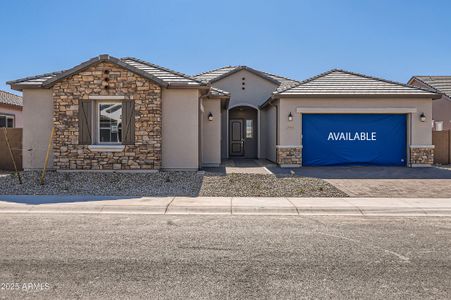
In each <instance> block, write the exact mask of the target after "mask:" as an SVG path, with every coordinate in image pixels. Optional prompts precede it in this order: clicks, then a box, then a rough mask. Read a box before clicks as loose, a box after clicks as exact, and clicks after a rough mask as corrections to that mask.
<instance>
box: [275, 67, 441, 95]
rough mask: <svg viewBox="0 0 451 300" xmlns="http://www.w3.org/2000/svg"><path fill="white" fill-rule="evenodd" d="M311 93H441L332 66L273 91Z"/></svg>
mask: <svg viewBox="0 0 451 300" xmlns="http://www.w3.org/2000/svg"><path fill="white" fill-rule="evenodd" d="M310 96H313V97H314V96H339V97H342V96H348V97H353V96H374V97H378V96H393V97H397V96H399V97H404V96H409V97H431V98H434V99H437V98H439V97H440V95H438V94H437V93H435V91H433V90H428V89H423V88H418V87H413V86H409V85H407V84H403V83H399V82H395V81H390V80H386V79H381V78H376V77H371V76H367V75H363V74H359V73H354V72H349V71H344V70H340V69H333V70H330V71H328V72H325V73H322V74H319V75H317V76H314V77H312V78H309V79H307V80H304V81H302V82H301V83H299V84H298V85H295V86H293V87H290V88H286V89H279V90H278V91H277V92H275V93H274V96H273V97H275V98H280V97H310Z"/></svg>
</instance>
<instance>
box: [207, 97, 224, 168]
mask: <svg viewBox="0 0 451 300" xmlns="http://www.w3.org/2000/svg"><path fill="white" fill-rule="evenodd" d="M202 106H203V112H202V165H203V166H218V165H220V164H221V100H220V99H203V101H202ZM209 113H211V114H212V115H213V121H209V120H208V115H209Z"/></svg>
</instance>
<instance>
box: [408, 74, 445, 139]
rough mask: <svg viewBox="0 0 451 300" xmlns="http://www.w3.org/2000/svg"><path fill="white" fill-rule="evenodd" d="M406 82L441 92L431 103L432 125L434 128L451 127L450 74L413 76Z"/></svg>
mask: <svg viewBox="0 0 451 300" xmlns="http://www.w3.org/2000/svg"><path fill="white" fill-rule="evenodd" d="M408 84H410V85H413V86H417V87H421V88H429V89H432V90H433V91H436V92H438V93H441V94H442V97H441V98H440V99H438V100H436V101H434V102H433V104H432V119H433V124H432V126H433V128H434V130H449V129H451V76H413V77H412V78H411V79H410V80H409V82H408Z"/></svg>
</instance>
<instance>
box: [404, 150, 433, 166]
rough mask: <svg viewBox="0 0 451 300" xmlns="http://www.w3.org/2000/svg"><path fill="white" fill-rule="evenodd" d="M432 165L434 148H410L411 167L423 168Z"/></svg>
mask: <svg viewBox="0 0 451 300" xmlns="http://www.w3.org/2000/svg"><path fill="white" fill-rule="evenodd" d="M433 163H434V146H433V145H424V146H410V162H409V165H410V166H411V167H420V166H425V167H429V166H431V165H432V164H433Z"/></svg>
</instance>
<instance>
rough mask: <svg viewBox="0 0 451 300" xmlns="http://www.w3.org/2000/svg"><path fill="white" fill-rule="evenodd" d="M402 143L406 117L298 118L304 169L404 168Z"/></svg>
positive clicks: (403, 144) (346, 115)
mask: <svg viewBox="0 0 451 300" xmlns="http://www.w3.org/2000/svg"><path fill="white" fill-rule="evenodd" d="M406 140H407V133H406V115H395V114H303V115H302V145H303V148H302V161H303V162H302V164H303V165H304V166H336V165H376V166H405V165H406V152H407V146H406V142H407V141H406Z"/></svg>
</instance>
